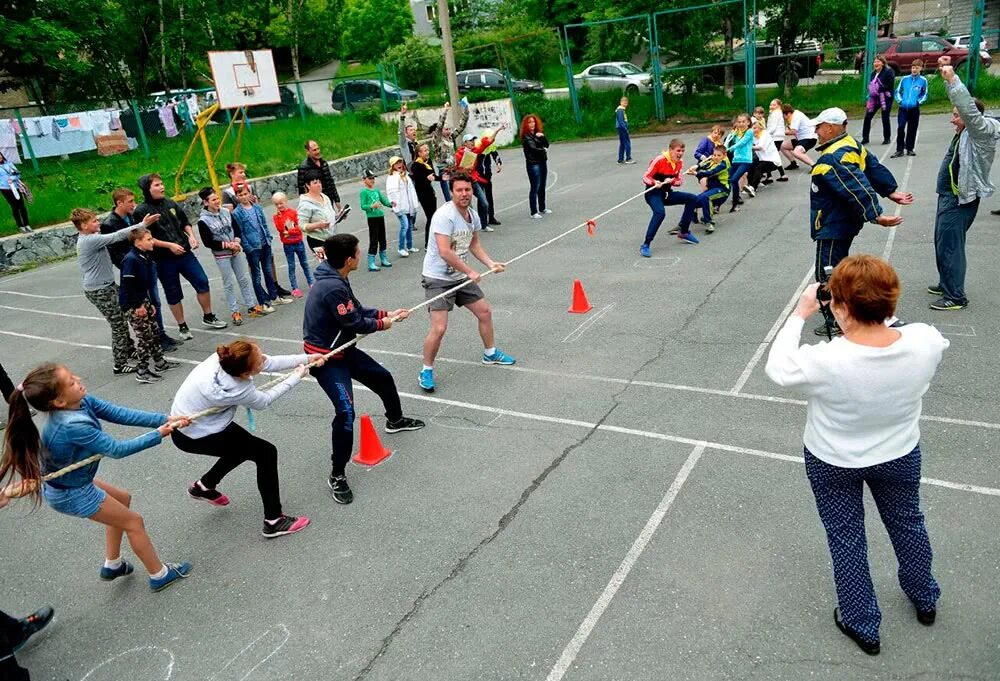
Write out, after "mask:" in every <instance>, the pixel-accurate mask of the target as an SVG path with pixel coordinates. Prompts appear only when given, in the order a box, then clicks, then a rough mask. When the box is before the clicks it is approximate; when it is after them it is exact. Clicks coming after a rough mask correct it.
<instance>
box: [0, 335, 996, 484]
mask: <svg viewBox="0 0 1000 681" xmlns="http://www.w3.org/2000/svg"><path fill="white" fill-rule="evenodd" d="M0 334H3V335H5V336H13V337H15V338H27V339H29V340H39V341H46V342H49V343H57V344H60V345H70V346H74V347H81V348H95V349H98V350H109V351H110V350H111V346H110V345H96V344H92V343H78V342H76V341H67V340H62V339H59V338H48V337H46V336H35V335H32V334H28V333H17V332H14V331H4V330H0ZM171 359H175V360H177V361H178V362H182V363H184V364H193V365H197V364H201V362H202V360H193V359H183V358H180V357H172V358H171ZM505 368H507V367H505ZM168 375H170V374H168ZM261 375H262V376H282V375H284V374H281V373H278V372H274V371H270V372H268V371H263V372H261ZM303 382H307V383H315V380H314V379H312V378H311V377H309V376H307V377H306V378H304V379H303ZM357 389H358V390H363V391H365V392H372V391H371V390H370V389H368V388H366V387H365V386H363V385H358V386H357ZM722 394H723V395H725V394H726V393H722ZM399 396H400V397H407V398H409V399H412V400H419V401H422V402H431V403H433V404H441V405H447V406H450V407H460V408H462V409H469V410H471V411H481V412H486V413H489V414H496V415H497V416H498V418H499V417H500V416H512V417H514V418H519V419H524V420H526V421H536V422H541V423H554V424H557V425H562V426H573V427H576V428H586V429H588V430H594V429H597V430H600V431H604V432H607V433H617V434H619V435H633V436H635V437H642V438H647V439H651V440H660V441H663V442H675V443H678V444H682V445H691V446H699V445H704V446H705V447H707V448H709V449H717V450H719V451H723V452H733V453H736V454H748V455H750V456H759V457H762V458H765V459H774V460H775V461H787V462H791V463H797V464H801V463H802V457H798V456H791V455H789V454H780V453H778V452H768V451H765V450H763V449H751V448H748V447H738V446H736V445H727V444H724V443H721V442H711V441H709V440H697V439H694V438H690V437H680V436H678V435H667V434H665V433H657V432H654V431H649V430H639V429H636V428H625V427H622V426H612V425H609V424H606V423H592V422H590V421H581V420H579V419H567V418H563V417H561V416H547V415H545V414H533V413H531V412H524V411H514V410H513V409H504V408H503V407H492V406H489V405H484V404H475V403H472V402H462V401H460V400H446V399H444V398H441V397H431V396H430V395H417V394H415V393H407V392H400V393H399ZM921 418H924V419H926V420H929V421H940V422H943V423H955V424H956V425H981V426H983V427H986V428H996V429H1000V424H996V423H977V422H974V421H960V420H958V419H948V418H944V417H921ZM494 422H495V420H494ZM491 423H492V422H491ZM920 480H921V482H923V483H924V484H927V485H936V486H938V487H947V488H949V489H956V490H961V491H966V492H974V493H976V494H985V495H988V496H1000V489H996V488H993V487H980V486H978V485H970V484H967V483H963V482H949V481H947V480H938V479H937V478H921V479H920Z"/></svg>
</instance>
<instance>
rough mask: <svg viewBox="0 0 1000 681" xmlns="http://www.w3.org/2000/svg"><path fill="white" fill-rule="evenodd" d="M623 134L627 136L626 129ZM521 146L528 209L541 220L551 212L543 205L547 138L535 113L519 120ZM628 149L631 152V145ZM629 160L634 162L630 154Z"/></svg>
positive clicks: (535, 218)
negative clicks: (526, 179) (526, 184)
mask: <svg viewBox="0 0 1000 681" xmlns="http://www.w3.org/2000/svg"><path fill="white" fill-rule="evenodd" d="M622 101H623V102H625V104H626V105H627V104H628V98H627V97H622ZM625 134H626V136H627V135H628V131H626V133H625ZM521 148H522V149H524V167H525V170H526V171H527V173H528V187H529V188H528V211H529V213H530V214H531V217H532V219H534V220H541V219H542V215H543V214H547V213H551V212H552V211H551V210H549V209H548V208H546V207H545V182H546V180H547V176H548V174H549V152H548V148H549V140H548V138H547V137H545V133H544V132H543V131H542V120H541V119H540V118H539V117H538V116H536V115H535V114H528V115H527V116H525V117H524V119H523V120H522V121H521ZM629 149H630V153H631V147H629ZM619 153H620V152H619ZM629 161H630V162H633V163H634V161H632V159H631V156H630V157H629ZM619 163H620V161H619Z"/></svg>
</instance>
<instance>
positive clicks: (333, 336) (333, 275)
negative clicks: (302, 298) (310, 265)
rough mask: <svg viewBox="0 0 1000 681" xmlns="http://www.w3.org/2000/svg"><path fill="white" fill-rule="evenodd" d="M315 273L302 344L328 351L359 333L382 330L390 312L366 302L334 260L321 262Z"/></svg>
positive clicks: (312, 349) (303, 327)
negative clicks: (358, 294) (362, 301)
mask: <svg viewBox="0 0 1000 681" xmlns="http://www.w3.org/2000/svg"><path fill="white" fill-rule="evenodd" d="M315 275H316V282H315V283H314V284H313V287H312V289H311V290H310V291H309V295H308V296H307V297H306V309H305V315H304V318H303V320H302V338H303V343H302V344H303V346H304V347H305V350H306V352H307V353H327V352H330V350H333V349H334V348H336V347H339V346H341V345H343V344H344V343H347V342H349V341H351V340H353V339H354V338H355V336H357V335H359V334H362V335H366V334H370V333H375V332H376V331H381V330H382V328H383V322H382V320H383V319H384V318H385V317H387V316H388V313H387V312H385V311H384V310H376V309H374V308H370V307H365V306H364V305H362V304H361V301H359V300H358V299H357V298H355V297H354V291H352V290H351V283H350V282H349V281H348V280H347V277H344V276H341V274H340V272H338V271H337V270H335V269H333V266H332V265H330V263H328V262H323V263H321V264H320V265H319V267H317V268H316V270H315ZM335 357H336V355H335Z"/></svg>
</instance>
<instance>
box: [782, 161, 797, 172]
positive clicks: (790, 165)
mask: <svg viewBox="0 0 1000 681" xmlns="http://www.w3.org/2000/svg"><path fill="white" fill-rule="evenodd" d="M798 167H799V164H798V163H796V162H795V161H792V162H791V163H789V164H788V165H787V166H785V170H796V169H797V168H798Z"/></svg>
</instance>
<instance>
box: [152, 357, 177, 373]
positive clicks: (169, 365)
mask: <svg viewBox="0 0 1000 681" xmlns="http://www.w3.org/2000/svg"><path fill="white" fill-rule="evenodd" d="M180 365H181V363H180V362H178V361H177V360H176V359H167V358H166V357H164V358H163V359H162V360H161V361H159V362H157V363H156V364H154V365H153V371H154V372H156V373H158V374H159V373H163V372H164V371H167V370H169V369H176V368H177V367H179V366H180Z"/></svg>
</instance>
